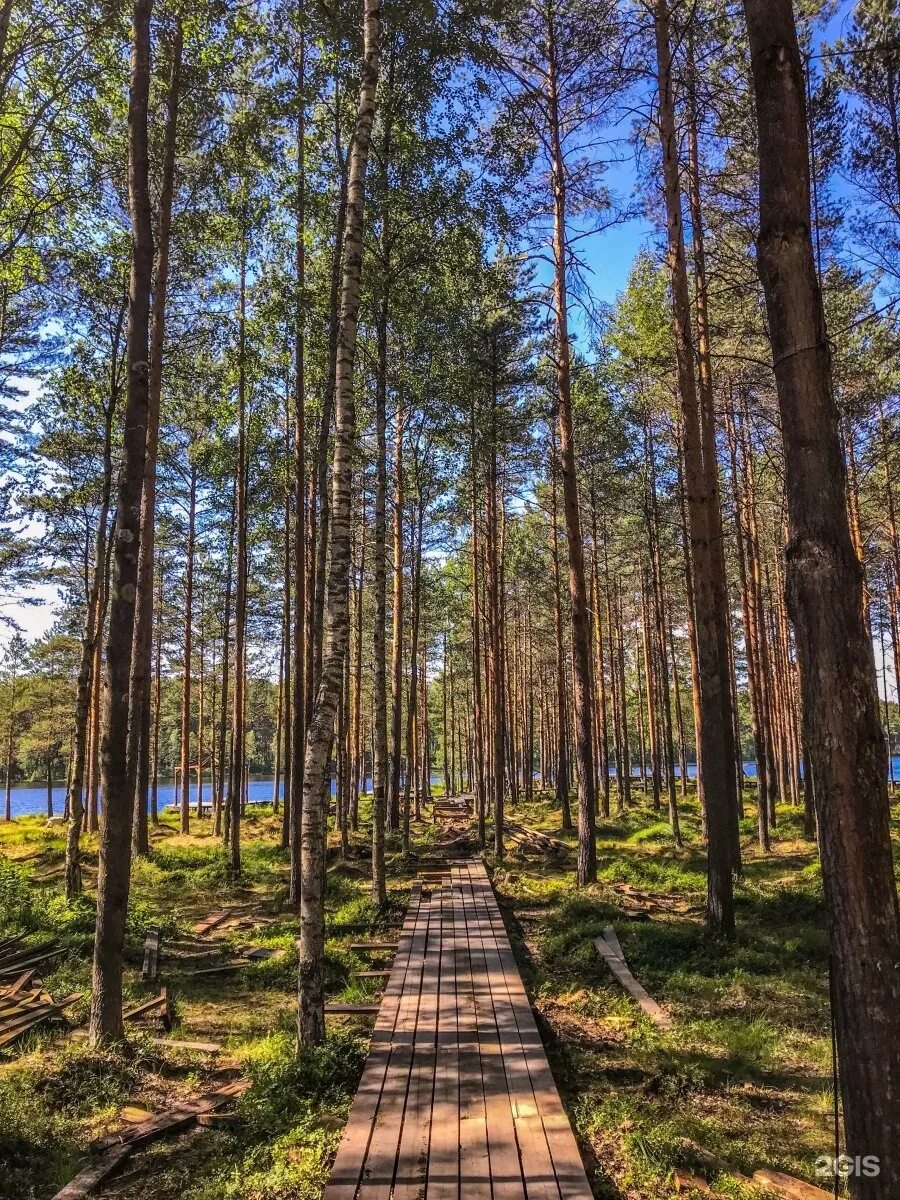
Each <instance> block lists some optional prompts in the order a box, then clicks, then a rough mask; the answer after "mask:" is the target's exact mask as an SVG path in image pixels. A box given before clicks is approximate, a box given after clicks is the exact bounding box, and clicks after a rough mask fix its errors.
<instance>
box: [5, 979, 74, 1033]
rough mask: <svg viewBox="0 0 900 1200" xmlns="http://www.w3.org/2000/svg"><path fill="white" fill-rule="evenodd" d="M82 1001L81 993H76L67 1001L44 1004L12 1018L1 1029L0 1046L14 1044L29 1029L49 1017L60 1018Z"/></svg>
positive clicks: (66, 999) (67, 998)
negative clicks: (68, 1009)
mask: <svg viewBox="0 0 900 1200" xmlns="http://www.w3.org/2000/svg"><path fill="white" fill-rule="evenodd" d="M80 999H81V992H74V993H73V994H72V995H71V996H67V997H66V998H65V1000H60V1001H59V1002H58V1003H55V1004H43V1005H40V1006H39V1007H35V1008H32V1009H29V1010H28V1012H27V1013H24V1014H23V1015H22V1016H20V1017H16V1018H12V1019H10V1020H9V1021H7V1022H5V1023H4V1025H3V1026H2V1027H0V1046H8V1045H10V1044H11V1043H12V1042H15V1041H17V1040H18V1039H19V1038H20V1037H21V1036H22V1035H23V1034H24V1033H27V1031H28V1030H29V1029H32V1028H33V1027H34V1026H35V1025H39V1024H40V1023H41V1022H42V1021H46V1020H47V1018H48V1017H54V1016H58V1015H59V1014H60V1013H62V1012H63V1011H64V1009H67V1008H68V1007H69V1006H70V1005H72V1004H74V1003H75V1001H76V1000H80Z"/></svg>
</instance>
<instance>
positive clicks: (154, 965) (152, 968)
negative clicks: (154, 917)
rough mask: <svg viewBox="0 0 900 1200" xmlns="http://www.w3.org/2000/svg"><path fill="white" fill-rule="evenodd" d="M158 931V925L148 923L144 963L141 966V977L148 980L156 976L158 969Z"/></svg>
mask: <svg viewBox="0 0 900 1200" xmlns="http://www.w3.org/2000/svg"><path fill="white" fill-rule="evenodd" d="M159 949H160V932H159V926H158V925H150V926H149V927H148V929H147V936H146V938H145V940H144V965H143V966H142V968H141V979H143V980H145V981H147V982H150V981H152V980H154V979H155V978H156V972H157V970H158V969H159Z"/></svg>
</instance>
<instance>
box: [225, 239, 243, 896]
mask: <svg viewBox="0 0 900 1200" xmlns="http://www.w3.org/2000/svg"><path fill="white" fill-rule="evenodd" d="M242 239H243V240H242V245H241V263H240V269H239V275H238V411H237V425H238V444H237V481H236V495H235V527H236V528H235V532H236V535H237V536H236V545H235V576H236V578H235V597H234V689H233V692H234V694H233V698H232V699H233V704H232V715H231V770H230V772H229V775H228V796H227V798H226V801H225V803H226V809H227V812H226V827H227V830H228V845H227V848H226V850H227V860H228V874H229V875H230V877H231V878H232V879H237V878H238V877H239V876H240V874H241V814H242V812H243V810H244V800H243V797H244V771H245V752H246V745H245V721H244V708H245V690H246V682H247V663H246V648H245V642H246V635H247V370H246V339H247V242H246V230H244V231H242Z"/></svg>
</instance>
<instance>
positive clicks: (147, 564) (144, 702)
mask: <svg viewBox="0 0 900 1200" xmlns="http://www.w3.org/2000/svg"><path fill="white" fill-rule="evenodd" d="M183 50H184V33H183V29H182V24H181V18H180V17H178V16H176V18H175V29H174V33H173V36H172V64H171V70H170V74H169V89H168V97H167V109H168V111H167V115H166V132H165V139H164V145H163V166H162V179H161V184H160V192H159V210H158V237H157V244H156V261H155V264H154V274H153V308H152V313H151V327H150V381H149V389H150V390H149V412H148V420H147V457H146V461H145V463H144V481H143V492H142V497H141V550H140V558H139V562H138V590H137V601H136V608H135V619H134V620H135V628H134V646H133V657H132V663H131V680H130V683H129V693H130V699H129V704H130V708H131V723H130V725H129V729H128V776H129V785H130V786H131V787H132V788H133V789H134V815H133V823H132V834H131V837H132V847H133V850H134V853H135V854H146V853H147V851H148V849H149V842H148V834H147V792H148V788H149V779H150V682H151V679H150V675H151V672H150V665H151V664H150V659H151V655H152V642H153V560H154V555H155V551H156V447H157V442H158V441H159V414H160V396H161V393H162V360H163V345H164V342H165V331H166V301H167V297H168V284H169V244H170V239H171V229H172V200H173V197H174V194H175V150H176V145H177V137H178V105H179V99H180V94H181V60H182V54H183Z"/></svg>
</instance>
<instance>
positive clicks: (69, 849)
mask: <svg viewBox="0 0 900 1200" xmlns="http://www.w3.org/2000/svg"><path fill="white" fill-rule="evenodd" d="M124 320H125V307H124V305H123V306H122V309H121V310H120V313H119V321H118V324H117V326H116V330H115V335H114V337H113V342H112V348H111V353H110V380H111V387H110V391H109V397H108V399H107V405H106V410H105V412H104V422H103V483H102V485H101V491H100V511H99V513H98V515H97V532H96V535H95V537H94V568H93V571H92V573H91V583H90V587H89V589H88V595H87V603H86V606H85V614H84V631H83V633H82V637H81V654H80V660H79V664H78V681H77V683H76V695H75V730H74V734H73V740H72V755H71V768H70V771H69V792H68V796H67V799H66V807H67V809H68V817H69V825H68V829H67V830H66V899H67V900H71V899H72V897H73V896H78V895H80V894H81V886H82V881H81V828H82V825H83V823H84V801H83V799H82V788H83V786H84V775H85V761H86V759H87V752H88V748H89V747H88V732H89V729H88V727H89V724H90V713H91V696H92V694H93V684H94V672H93V668H94V660H95V657H96V652H97V647H98V646H99V644H100V641H101V639H102V637H103V609H102V598H103V583H104V577H105V575H106V542H107V537H108V536H109V530H108V529H107V525H108V523H109V506H110V499H111V497H112V475H113V463H112V430H113V421H114V418H115V410H116V404H117V401H118V393H119V383H118V371H117V364H118V361H119V341H120V337H121V331H122V325H123V323H124ZM9 720H10V745H11V743H12V721H13V716H12V712H10V715H9ZM8 783H9V771H8V770H7V785H8ZM7 790H8V787H7Z"/></svg>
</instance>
